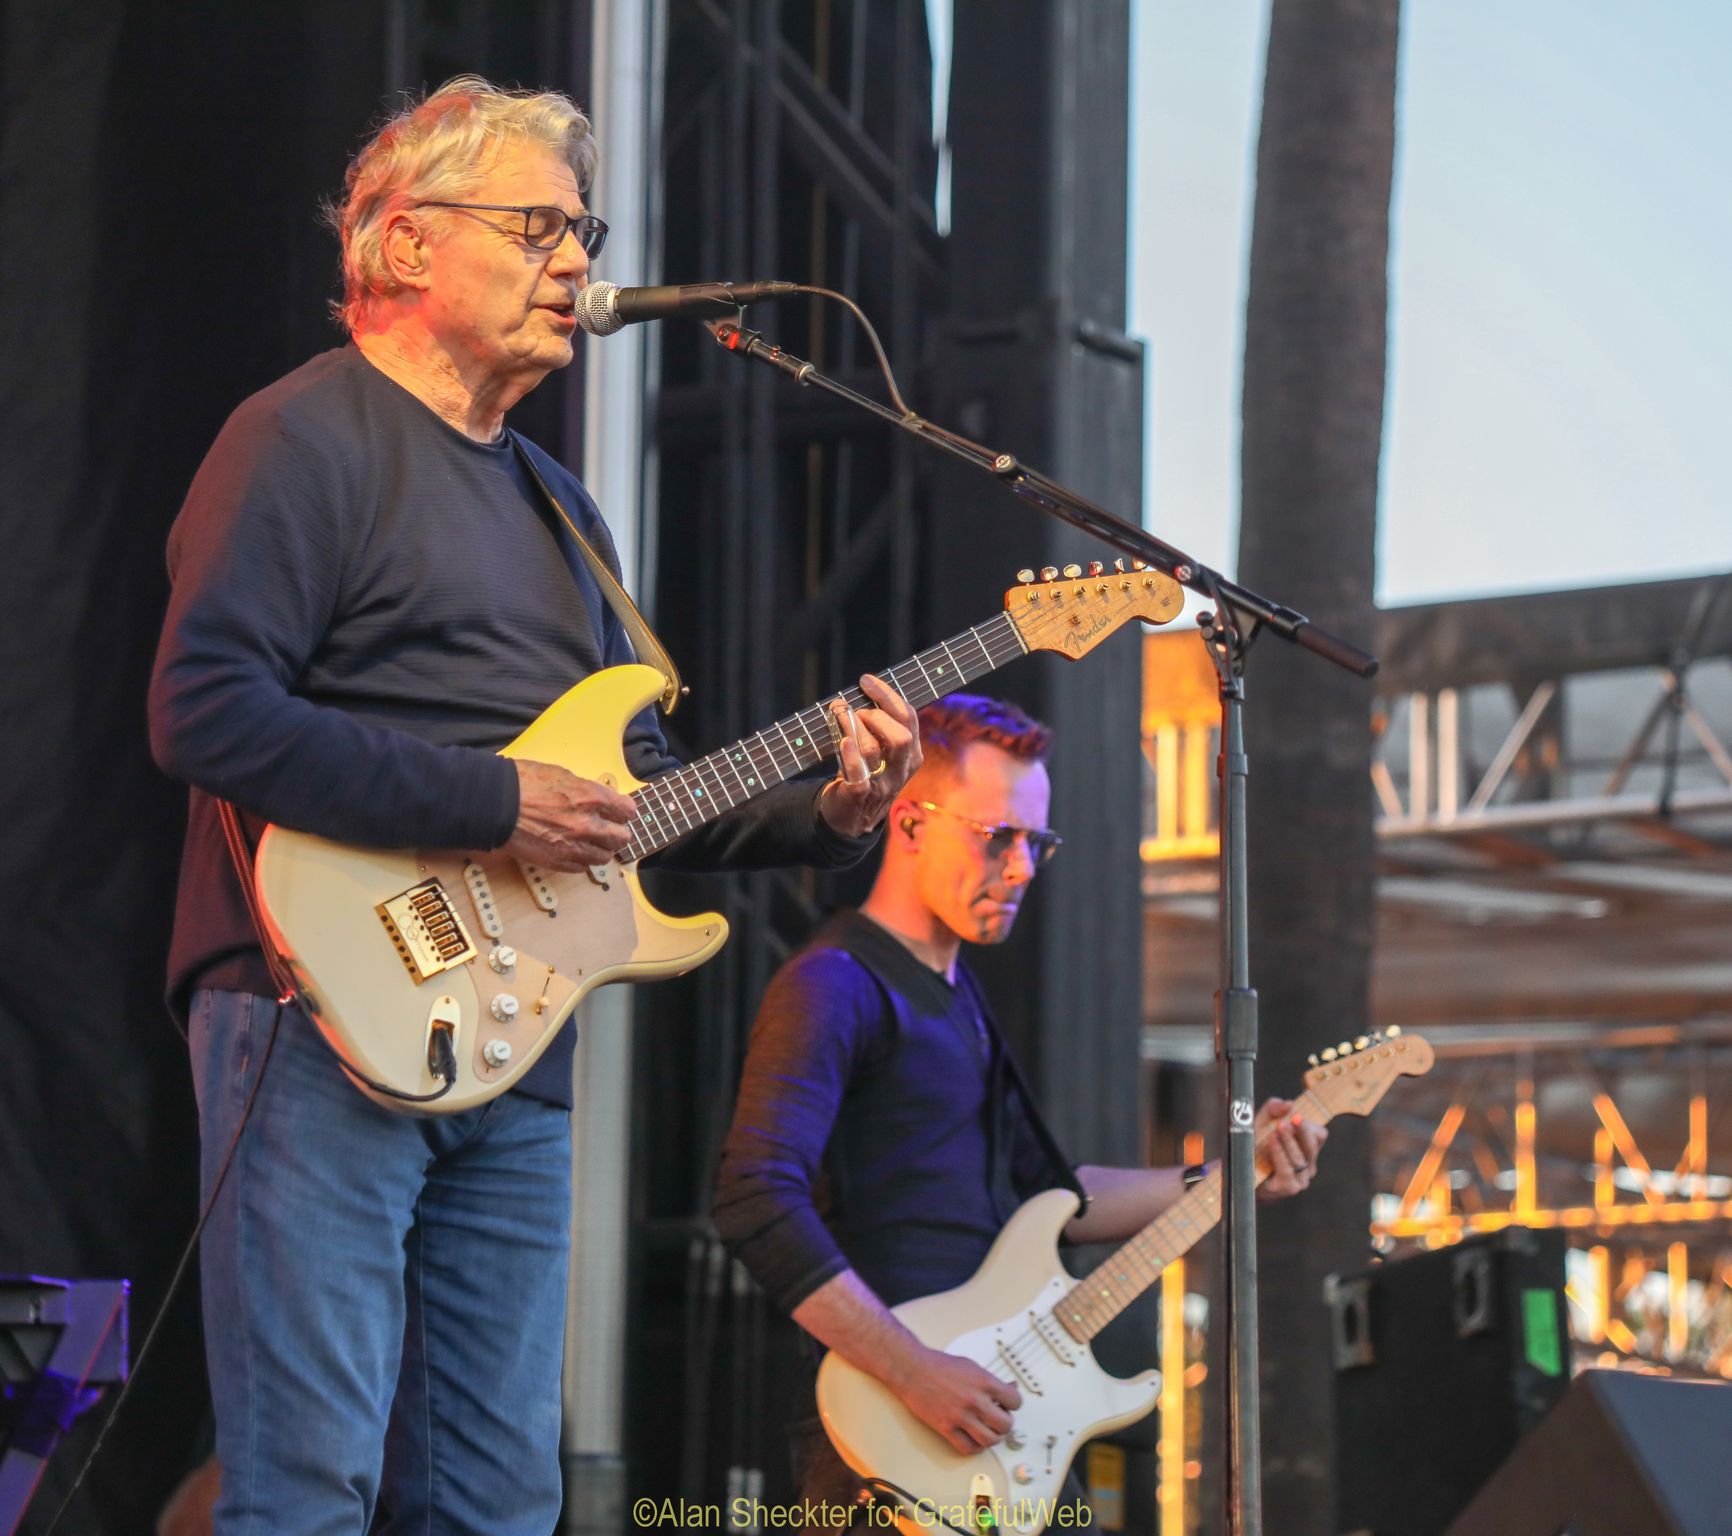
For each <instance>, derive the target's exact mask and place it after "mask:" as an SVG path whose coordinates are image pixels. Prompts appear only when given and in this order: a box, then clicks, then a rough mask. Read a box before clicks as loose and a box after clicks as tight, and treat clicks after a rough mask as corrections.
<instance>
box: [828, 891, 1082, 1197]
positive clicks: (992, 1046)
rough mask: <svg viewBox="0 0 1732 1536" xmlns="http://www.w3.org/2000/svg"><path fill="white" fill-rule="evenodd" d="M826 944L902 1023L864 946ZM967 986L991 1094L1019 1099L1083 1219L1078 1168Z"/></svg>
mask: <svg viewBox="0 0 1732 1536" xmlns="http://www.w3.org/2000/svg"><path fill="white" fill-rule="evenodd" d="M863 921H869V919H863ZM827 942H829V943H833V944H834V945H835V946H836V948H838V949H840V950H843V951H844V952H846V953H847V954H849V955H851V956H852V957H853V958H854V959H855V960H857V961H858V962H859V963H860V965H861V967H862V968H863V969H864V970H865V972H866V974H867V975H868V976H870V977H871V978H872V979H873V980H874V981H875V982H877V983H878V989H879V991H881V992H882V993H883V994H884V1004H885V1007H886V1008H888V1009H889V1010H890V1012H891V1013H892V1014H895V1015H897V1016H898V1021H900V1014H901V1011H902V1008H903V1006H904V1004H903V1000H902V996H901V994H900V993H899V992H898V991H897V990H896V988H895V986H893V985H892V984H891V982H890V980H889V979H888V978H887V977H885V976H884V975H883V974H882V973H881V972H880V971H879V970H878V968H877V966H876V965H875V964H874V962H873V956H872V954H871V951H870V950H869V949H868V948H867V947H866V946H865V945H860V944H855V943H853V942H851V935H850V934H849V933H848V931H847V930H846V929H843V931H842V932H840V933H837V934H834V935H831V936H830V937H829V938H828V940H827ZM890 942H892V943H894V942H895V941H894V940H891V941H890ZM965 985H966V986H967V987H968V989H969V995H970V997H971V999H972V1000H973V1001H974V1003H975V1017H976V1018H977V1019H979V1021H980V1023H981V1027H982V1028H983V1029H985V1031H986V1038H987V1043H988V1046H989V1051H990V1056H991V1063H992V1065H991V1067H990V1068H989V1073H990V1079H991V1081H990V1085H989V1086H990V1090H991V1091H992V1092H994V1093H995V1094H996V1092H997V1090H998V1087H999V1085H1000V1083H1001V1082H1002V1083H1003V1084H1004V1085H1005V1086H1007V1087H1008V1088H1009V1089H1010V1091H1011V1093H1013V1094H1014V1095H1015V1096H1016V1100H1017V1103H1018V1104H1019V1105H1020V1106H1021V1108H1022V1114H1023V1118H1024V1119H1025V1120H1027V1122H1028V1128H1029V1129H1030V1130H1031V1131H1033V1132H1034V1139H1035V1140H1036V1141H1037V1142H1039V1143H1040V1149H1041V1151H1042V1152H1043V1153H1044V1154H1045V1155H1046V1160H1047V1163H1048V1165H1049V1166H1050V1167H1051V1168H1052V1170H1053V1172H1054V1173H1056V1174H1057V1175H1058V1176H1059V1183H1060V1184H1061V1185H1062V1186H1063V1187H1064V1188H1065V1189H1068V1190H1069V1191H1070V1192H1071V1193H1072V1194H1073V1195H1075V1196H1076V1197H1077V1200H1078V1201H1079V1202H1080V1204H1079V1205H1078V1207H1077V1215H1079V1216H1080V1215H1082V1213H1083V1212H1084V1211H1086V1210H1087V1209H1088V1207H1089V1197H1088V1191H1086V1190H1085V1189H1084V1188H1083V1187H1082V1181H1081V1180H1080V1179H1079V1178H1077V1176H1076V1169H1075V1167H1073V1166H1072V1164H1071V1161H1070V1159H1069V1158H1067V1157H1066V1156H1065V1155H1064V1153H1063V1152H1062V1151H1061V1150H1060V1149H1059V1144H1058V1140H1057V1138H1056V1137H1054V1135H1053V1134H1052V1131H1051V1130H1050V1129H1049V1128H1048V1127H1047V1123H1046V1120H1045V1119H1044V1118H1043V1117H1042V1115H1041V1112H1040V1106H1039V1105H1037V1104H1036V1103H1035V1101H1034V1095H1033V1094H1032V1093H1031V1092H1030V1091H1029V1087H1028V1082H1027V1080H1026V1079H1025V1078H1024V1077H1023V1075H1022V1068H1020V1067H1019V1066H1018V1065H1017V1064H1016V1057H1015V1055H1014V1054H1013V1053H1012V1052H1011V1049H1010V1046H1009V1044H1008V1043H1007V1042H1006V1040H1005V1038H1004V1036H1003V1035H1002V1034H1001V1033H1000V1032H999V1028H998V1022H997V1020H995V1019H994V1018H993V1016H992V1010H991V1009H990V1008H988V1007H986V1005H985V1000H984V999H983V998H982V997H981V996H980V987H979V984H978V983H977V982H976V981H975V980H974V977H973V976H972V975H969V976H968V979H967V981H966V983H965ZM995 1150H996V1149H995Z"/></svg>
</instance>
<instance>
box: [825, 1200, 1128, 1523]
mask: <svg viewBox="0 0 1732 1536" xmlns="http://www.w3.org/2000/svg"><path fill="white" fill-rule="evenodd" d="M1075 1210H1076V1197H1075V1196H1074V1195H1071V1194H1069V1193H1068V1192H1067V1191H1065V1190H1049V1191H1048V1192H1047V1193H1045V1194H1043V1195H1037V1196H1035V1198H1034V1199H1032V1200H1030V1201H1029V1202H1028V1203H1027V1204H1025V1205H1024V1206H1022V1207H1021V1208H1020V1209H1019V1210H1018V1211H1017V1212H1016V1214H1015V1215H1014V1216H1012V1217H1011V1219H1010V1221H1009V1222H1008V1223H1007V1224H1006V1226H1005V1229H1004V1231H1003V1232H1001V1233H1000V1234H999V1236H998V1240H997V1241H996V1242H995V1243H994V1244H993V1245H992V1250H991V1252H990V1253H988V1254H987V1256H986V1259H985V1261H984V1262H983V1263H982V1264H981V1266H980V1268H979V1270H978V1271H977V1272H976V1273H975V1275H974V1277H973V1279H971V1280H969V1281H968V1283H967V1284H966V1285H962V1286H959V1287H957V1289H955V1290H953V1291H945V1292H942V1293H941V1294H939V1295H936V1296H923V1297H921V1298H920V1299H919V1300H918V1301H910V1302H905V1303H904V1304H903V1305H902V1306H899V1307H897V1308H895V1309H894V1310H895V1314H896V1316H897V1318H898V1319H900V1320H901V1322H902V1323H903V1325H904V1326H905V1327H907V1328H908V1330H909V1331H910V1332H911V1333H913V1334H914V1335H915V1337H917V1338H918V1339H920V1341H921V1342H922V1343H924V1344H928V1345H930V1346H932V1347H933V1348H936V1349H943V1350H945V1351H946V1352H947V1353H949V1354H953V1355H962V1356H965V1357H966V1358H968V1359H970V1360H973V1361H975V1363H976V1364H978V1365H981V1366H983V1367H984V1368H985V1369H986V1370H988V1371H990V1372H991V1373H992V1374H993V1375H995V1376H998V1377H1000V1378H1002V1379H1004V1380H1006V1381H1014V1382H1015V1383H1016V1385H1017V1388H1018V1390H1019V1391H1020V1392H1021V1394H1022V1406H1021V1407H1020V1408H1019V1409H1017V1411H1016V1412H1015V1414H1014V1415H1013V1420H1014V1423H1013V1428H1012V1430H1011V1433H1010V1434H1009V1435H1008V1436H1007V1437H1006V1438H1005V1439H1004V1440H1002V1441H1000V1442H999V1443H998V1444H997V1445H994V1446H991V1447H989V1448H988V1449H986V1450H984V1451H977V1452H975V1453H974V1454H973V1455H972V1456H964V1455H961V1454H960V1453H958V1452H956V1451H953V1450H952V1449H951V1448H950V1446H949V1445H948V1444H947V1443H946V1442H945V1440H944V1439H943V1438H942V1437H941V1436H940V1435H938V1433H937V1432H936V1431H934V1430H932V1429H930V1428H928V1427H927V1426H926V1425H925V1424H924V1423H922V1422H921V1421H920V1420H919V1419H917V1418H915V1417H914V1415H913V1414H911V1413H910V1412H909V1411H908V1410H907V1409H906V1408H904V1407H903V1406H902V1403H901V1401H900V1400H899V1399H898V1398H897V1397H896V1396H895V1394H894V1393H892V1392H891V1391H890V1390H889V1389H888V1388H887V1387H885V1386H884V1385H883V1384H882V1383H880V1382H879V1381H877V1380H876V1379H875V1378H874V1377H871V1376H869V1375H867V1374H866V1373H865V1372H864V1371H861V1370H859V1369H857V1368H856V1367H854V1366H852V1365H850V1364H849V1363H848V1362H847V1361H845V1360H843V1359H841V1358H840V1357H839V1356H837V1355H836V1354H835V1353H834V1352H832V1353H831V1354H830V1355H828V1356H826V1357H825V1360H824V1364H823V1367H822V1368H821V1369H820V1371H819V1374H818V1409H819V1413H820V1414H821V1415H822V1417H823V1420H824V1427H825V1429H826V1430H827V1431H828V1433H829V1435H830V1439H831V1441H832V1442H833V1443H834V1444H835V1446H836V1449H837V1451H838V1452H839V1453H840V1454H841V1456H842V1459H843V1460H844V1461H846V1462H847V1463H848V1465H849V1466H850V1467H852V1468H853V1469H854V1470H855V1471H856V1472H858V1473H860V1474H861V1476H862V1477H865V1478H877V1479H881V1480H883V1481H884V1482H887V1483H892V1484H895V1485H896V1486H897V1487H898V1488H901V1489H903V1490H906V1493H907V1494H908V1495H910V1496H912V1497H913V1498H914V1499H915V1500H916V1501H917V1504H916V1513H915V1514H914V1515H912V1516H905V1517H904V1518H903V1519H902V1521H901V1522H900V1524H901V1526H902V1528H903V1529H904V1530H907V1531H910V1532H914V1531H921V1532H932V1531H934V1530H942V1529H943V1527H942V1526H940V1525H938V1524H936V1521H935V1519H934V1515H935V1514H936V1516H937V1517H938V1518H941V1519H943V1520H946V1521H949V1522H950V1523H952V1524H955V1525H959V1526H961V1527H963V1528H964V1529H970V1530H972V1529H974V1528H975V1526H974V1524H973V1521H972V1520H971V1519H970V1518H969V1513H970V1510H971V1508H972V1506H973V1505H974V1503H975V1502H976V1500H978V1499H982V1498H984V1499H986V1500H987V1502H988V1503H989V1504H990V1505H991V1507H992V1511H993V1514H994V1517H995V1518H996V1519H997V1521H998V1523H999V1524H1000V1526H1002V1527H1003V1528H1004V1529H1006V1530H1013V1531H1017V1532H1019V1533H1022V1536H1034V1533H1035V1532H1037V1531H1040V1530H1043V1529H1044V1528H1045V1527H1046V1525H1047V1523H1048V1522H1049V1521H1050V1519H1051V1518H1052V1511H1053V1503H1054V1501H1055V1500H1056V1499H1057V1498H1058V1495H1059V1490H1060V1489H1061V1488H1062V1487H1063V1484H1064V1477H1065V1473H1066V1471H1067V1470H1068V1469H1069V1467H1070V1463H1071V1459H1072V1457H1074V1456H1075V1455H1076V1453H1077V1450H1078V1449H1079V1448H1080V1447H1081V1445H1082V1443H1083V1442H1084V1441H1085V1440H1089V1439H1091V1438H1093V1437H1094V1436H1095V1435H1099V1434H1104V1433H1106V1432H1107V1431H1108V1430H1112V1429H1117V1428H1118V1427H1119V1426H1121V1425H1124V1424H1129V1423H1132V1422H1134V1421H1135V1420H1137V1419H1140V1418H1141V1417H1142V1416H1143V1415H1144V1414H1146V1413H1148V1412H1149V1410H1150V1409H1151V1408H1153V1407H1154V1405H1155V1402H1156V1399H1157V1398H1158V1397H1159V1394H1160V1373H1159V1372H1158V1371H1145V1372H1144V1373H1143V1374H1142V1375H1140V1376H1135V1377H1132V1378H1131V1379H1129V1380H1123V1379H1121V1378H1119V1377H1117V1376H1111V1375H1109V1374H1108V1373H1107V1372H1106V1371H1104V1370H1102V1369H1101V1367H1100V1365H1099V1364H1098V1363H1097V1361H1096V1360H1095V1357H1094V1352H1093V1351H1092V1350H1091V1349H1090V1348H1089V1347H1088V1345H1087V1344H1084V1343H1081V1342H1079V1341H1078V1340H1077V1339H1075V1338H1073V1337H1072V1336H1071V1335H1070V1334H1069V1333H1067V1332H1066V1331H1065V1330H1064V1329H1063V1328H1062V1327H1061V1326H1060V1325H1059V1323H1058V1321H1057V1319H1055V1318H1054V1317H1052V1315H1051V1313H1052V1309H1053V1306H1054V1304H1055V1303H1056V1302H1058V1301H1059V1300H1060V1299H1061V1298H1062V1297H1064V1296H1065V1295H1066V1293H1067V1292H1069V1291H1070V1290H1071V1288H1072V1287H1073V1286H1074V1285H1075V1284H1076V1282H1075V1280H1074V1279H1072V1278H1071V1276H1070V1275H1068V1274H1067V1273H1066V1272H1065V1270H1064V1269H1063V1267H1062V1266H1061V1265H1060V1264H1059V1261H1058V1250H1057V1240H1058V1234H1059V1231H1060V1229H1061V1228H1062V1227H1063V1226H1064V1224H1065V1223H1066V1222H1067V1221H1068V1220H1069V1219H1070V1218H1071V1216H1072V1215H1073V1214H1074V1213H1075ZM983 1318H984V1319H988V1320H987V1321H982V1319H983ZM922 1510H924V1514H922V1513H921V1511H922Z"/></svg>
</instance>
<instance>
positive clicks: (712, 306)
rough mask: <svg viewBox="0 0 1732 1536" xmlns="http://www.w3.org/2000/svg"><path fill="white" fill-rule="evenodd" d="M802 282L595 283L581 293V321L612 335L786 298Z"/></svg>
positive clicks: (594, 331) (578, 308)
mask: <svg viewBox="0 0 1732 1536" xmlns="http://www.w3.org/2000/svg"><path fill="white" fill-rule="evenodd" d="M799 291H800V285H799V284H798V283H781V282H768V283H685V284H683V285H681V286H679V287H668V288H619V287H616V286H615V285H614V284H612V283H608V282H600V283H591V284H590V285H589V286H588V287H587V288H585V289H584V290H583V292H582V293H580V294H578V296H577V306H576V309H575V311H574V312H575V314H576V316H577V323H578V324H579V325H581V326H582V327H583V328H584V329H585V330H586V331H588V332H589V334H590V335H591V336H611V335H613V333H614V332H615V331H617V330H619V329H620V327H621V326H626V325H636V324H637V322H638V321H640V320H665V319H666V318H667V317H668V316H670V315H699V316H707V317H711V318H714V317H718V316H731V315H732V314H733V313H734V311H735V310H736V309H738V308H739V307H740V306H741V305H742V304H753V303H756V302H757V301H758V300H760V299H785V298H787V297H788V295H789V294H792V293H798V292H799Z"/></svg>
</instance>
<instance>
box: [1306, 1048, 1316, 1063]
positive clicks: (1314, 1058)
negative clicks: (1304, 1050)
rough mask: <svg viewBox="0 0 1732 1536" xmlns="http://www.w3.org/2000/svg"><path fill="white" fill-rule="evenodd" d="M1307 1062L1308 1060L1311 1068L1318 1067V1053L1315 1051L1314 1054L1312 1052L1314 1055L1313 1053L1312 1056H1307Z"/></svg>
mask: <svg viewBox="0 0 1732 1536" xmlns="http://www.w3.org/2000/svg"><path fill="white" fill-rule="evenodd" d="M1305 1060H1306V1061H1307V1062H1308V1063H1309V1064H1310V1065H1311V1066H1316V1065H1317V1053H1316V1052H1315V1051H1313V1052H1312V1053H1311V1054H1310V1055H1309V1056H1307V1057H1306V1058H1305Z"/></svg>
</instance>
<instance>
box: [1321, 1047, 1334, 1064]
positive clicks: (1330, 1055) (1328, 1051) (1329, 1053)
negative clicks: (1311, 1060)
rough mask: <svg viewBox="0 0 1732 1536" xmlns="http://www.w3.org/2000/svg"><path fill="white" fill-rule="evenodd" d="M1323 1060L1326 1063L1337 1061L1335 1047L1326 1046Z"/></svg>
mask: <svg viewBox="0 0 1732 1536" xmlns="http://www.w3.org/2000/svg"><path fill="white" fill-rule="evenodd" d="M1323 1059H1324V1060H1325V1061H1334V1060H1335V1047H1334V1046H1332V1045H1326V1046H1324V1047H1323Z"/></svg>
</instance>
